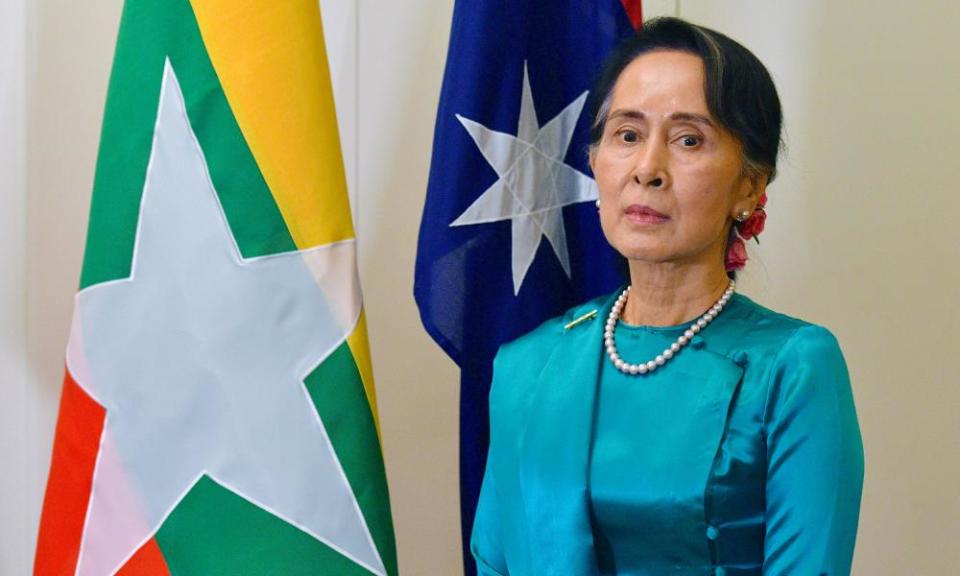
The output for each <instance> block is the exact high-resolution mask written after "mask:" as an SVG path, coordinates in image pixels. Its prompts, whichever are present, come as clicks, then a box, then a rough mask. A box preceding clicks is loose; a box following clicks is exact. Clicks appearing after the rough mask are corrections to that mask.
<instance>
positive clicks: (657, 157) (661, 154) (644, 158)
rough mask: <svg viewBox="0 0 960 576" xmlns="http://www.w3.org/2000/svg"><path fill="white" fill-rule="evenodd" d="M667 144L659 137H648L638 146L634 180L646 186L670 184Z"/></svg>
mask: <svg viewBox="0 0 960 576" xmlns="http://www.w3.org/2000/svg"><path fill="white" fill-rule="evenodd" d="M668 154H669V151H668V150H667V146H666V145H665V144H664V143H662V142H660V141H658V140H657V139H653V138H651V139H648V140H647V141H646V142H644V143H643V145H642V146H639V147H638V148H637V158H636V163H635V164H634V167H633V180H634V182H635V183H637V184H639V185H640V186H643V187H644V188H647V187H649V188H665V187H666V186H667V185H668V184H669V173H668V171H667V156H668Z"/></svg>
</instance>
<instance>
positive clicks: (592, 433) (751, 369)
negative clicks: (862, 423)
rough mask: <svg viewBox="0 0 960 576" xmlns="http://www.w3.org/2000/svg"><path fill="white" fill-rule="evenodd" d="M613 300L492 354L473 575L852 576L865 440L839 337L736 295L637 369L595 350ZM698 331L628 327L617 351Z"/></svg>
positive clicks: (636, 352) (656, 345) (631, 353)
mask: <svg viewBox="0 0 960 576" xmlns="http://www.w3.org/2000/svg"><path fill="white" fill-rule="evenodd" d="M615 296H616V294H614V295H613V296H611V297H608V298H606V300H597V301H593V302H590V303H587V304H586V305H584V306H581V307H578V308H575V309H573V310H571V311H570V312H568V314H567V315H566V316H565V317H562V318H556V319H553V320H550V321H548V322H546V323H545V324H543V325H542V326H540V327H539V328H537V329H536V330H534V331H533V332H531V333H529V334H527V335H526V336H524V337H522V338H520V339H518V340H515V341H514V342H512V343H510V344H507V345H505V346H504V347H503V348H501V350H500V353H499V354H498V355H497V358H496V360H495V361H494V379H493V387H492V389H491V393H490V418H491V439H490V452H489V456H488V460H487V469H486V474H485V476H484V483H483V488H482V490H481V495H480V502H479V505H478V511H477V518H476V521H475V523H474V530H473V537H472V542H471V549H472V551H473V554H474V556H475V558H476V560H477V565H478V569H479V572H480V574H482V575H486V576H497V575H502V576H506V575H510V576H526V575H529V576H549V575H556V576H560V575H563V576H579V575H585V576H599V575H607V574H611V575H613V574H615V575H631V576H634V575H635V576H658V575H661V574H671V575H675V576H676V575H688V574H689V575H701V574H702V575H710V574H712V575H716V576H746V575H761V574H762V575H765V576H783V575H790V576H804V575H808V574H809V575H820V574H827V575H831V576H833V575H847V574H849V572H850V563H851V559H852V555H853V547H854V541H855V538H856V531H857V521H858V517H859V509H860V496H861V489H862V484H863V448H862V443H861V438H860V430H859V426H858V423H857V416H856V411H855V408H854V402H853V396H852V393H851V388H850V382H849V378H848V375H847V368H846V365H845V363H844V360H843V356H842V354H841V352H840V348H839V346H838V345H837V342H836V340H835V339H834V337H833V336H832V335H831V334H830V333H829V332H828V331H827V330H826V329H824V328H822V327H819V326H816V325H813V324H809V323H806V322H803V321H801V320H797V319H795V318H790V317H788V316H785V315H782V314H778V313H776V312H773V311H771V310H768V309H766V308H764V307H762V306H760V305H758V304H756V303H755V302H753V301H752V300H750V299H749V298H747V297H745V296H742V295H739V294H737V295H735V296H734V297H733V298H732V299H731V301H730V303H729V304H728V305H727V307H726V308H725V309H724V311H723V312H722V313H721V314H720V315H719V316H718V317H717V319H716V320H714V322H712V323H711V324H710V325H709V326H708V327H707V328H705V329H704V330H703V332H702V335H698V336H696V337H695V338H694V339H693V341H692V342H691V343H690V344H689V345H687V347H685V348H684V349H683V350H682V351H681V352H680V353H678V354H677V355H676V357H675V358H674V359H673V360H671V361H669V362H668V363H667V364H666V365H665V366H663V367H662V368H659V369H658V370H656V371H655V372H653V373H652V374H649V375H647V376H639V377H630V376H625V375H623V374H620V373H619V372H618V371H616V370H615V369H613V368H612V366H611V365H610V364H609V362H608V361H607V359H606V355H605V353H604V351H603V349H602V333H603V323H604V319H605V318H606V316H607V314H608V313H609V310H610V307H611V306H612V304H613V300H614V299H615ZM591 310H597V311H598V317H597V318H596V319H594V320H591V321H589V322H585V323H582V324H580V325H578V326H575V327H572V328H570V329H565V328H564V325H565V324H566V323H568V322H569V321H570V320H572V319H574V318H577V317H579V316H581V315H582V314H585V313H587V312H590V311H591ZM688 325H689V323H687V324H684V325H680V326H671V327H663V328H652V327H630V326H623V325H621V326H620V327H619V328H618V330H617V345H618V348H619V349H620V351H621V354H622V355H623V357H624V358H625V359H626V360H627V361H632V362H639V361H641V360H647V359H649V358H652V357H653V356H655V355H656V354H657V353H659V352H661V351H662V350H663V349H664V348H665V347H666V346H668V345H669V344H670V343H671V342H672V341H673V340H675V339H676V337H677V336H679V334H681V333H682V331H683V330H684V329H685V328H686V327H687V326H688Z"/></svg>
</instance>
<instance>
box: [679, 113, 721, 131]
mask: <svg viewBox="0 0 960 576" xmlns="http://www.w3.org/2000/svg"><path fill="white" fill-rule="evenodd" d="M667 118H670V119H671V120H679V121H686V122H695V123H697V124H705V125H707V126H709V127H710V128H716V126H715V125H714V123H713V121H712V120H710V118H707V117H706V116H704V115H703V114H694V113H693V112H674V113H673V114H670V115H669V116H667Z"/></svg>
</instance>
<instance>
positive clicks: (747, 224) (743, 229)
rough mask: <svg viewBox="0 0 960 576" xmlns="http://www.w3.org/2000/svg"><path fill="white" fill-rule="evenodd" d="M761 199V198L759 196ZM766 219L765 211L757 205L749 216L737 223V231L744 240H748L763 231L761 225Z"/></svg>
mask: <svg viewBox="0 0 960 576" xmlns="http://www.w3.org/2000/svg"><path fill="white" fill-rule="evenodd" d="M761 200H763V198H761ZM766 221H767V213H766V211H764V209H763V208H761V207H760V206H757V209H756V210H754V211H753V214H751V215H750V217H749V218H747V219H746V220H744V221H743V222H740V223H739V224H738V225H737V232H739V233H740V236H742V237H743V239H744V240H749V239H751V238H754V237H756V236H757V235H758V234H760V233H761V232H763V226H764V224H765V223H766Z"/></svg>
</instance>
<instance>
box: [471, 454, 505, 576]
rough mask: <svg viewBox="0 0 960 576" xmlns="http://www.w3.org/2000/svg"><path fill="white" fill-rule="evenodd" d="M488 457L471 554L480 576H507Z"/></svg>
mask: <svg viewBox="0 0 960 576" xmlns="http://www.w3.org/2000/svg"><path fill="white" fill-rule="evenodd" d="M491 452H492V451H491ZM491 457H492V453H488V454H487V467H486V470H485V471H484V473H483V484H482V485H481V487H480V499H479V501H478V503H477V512H476V515H475V516H474V520H473V533H472V535H471V538H470V552H471V553H473V558H474V560H476V562H477V573H478V574H479V576H509V572H508V571H507V563H506V559H505V558H504V555H503V546H502V539H501V538H502V535H501V532H500V512H499V506H498V502H497V486H496V481H495V480H494V477H493V466H491V462H490V461H491V459H492V458H491Z"/></svg>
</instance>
